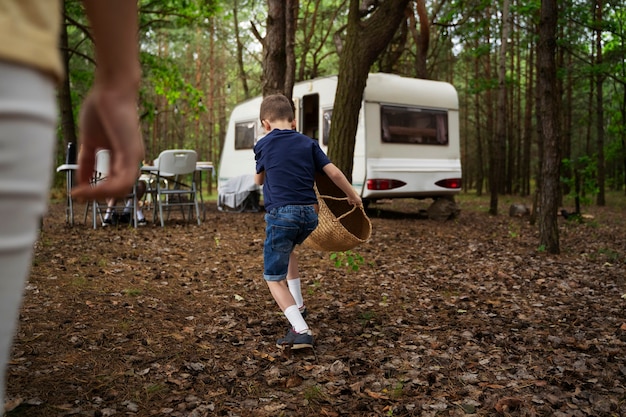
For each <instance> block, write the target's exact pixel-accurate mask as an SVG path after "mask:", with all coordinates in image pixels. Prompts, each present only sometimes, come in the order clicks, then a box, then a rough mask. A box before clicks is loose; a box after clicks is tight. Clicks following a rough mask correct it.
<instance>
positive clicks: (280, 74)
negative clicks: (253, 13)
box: [263, 0, 287, 96]
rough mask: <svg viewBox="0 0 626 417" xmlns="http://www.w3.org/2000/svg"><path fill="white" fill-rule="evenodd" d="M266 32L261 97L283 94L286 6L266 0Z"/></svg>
mask: <svg viewBox="0 0 626 417" xmlns="http://www.w3.org/2000/svg"><path fill="white" fill-rule="evenodd" d="M267 5H268V13H267V32H266V34H265V38H264V40H263V96H267V95H270V94H276V93H283V94H284V92H285V91H284V88H285V79H286V66H287V65H286V63H287V51H286V49H285V46H286V33H287V32H286V23H285V10H286V5H285V1H283V0H268V1H267Z"/></svg>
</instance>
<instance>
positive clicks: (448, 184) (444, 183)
mask: <svg viewBox="0 0 626 417" xmlns="http://www.w3.org/2000/svg"><path fill="white" fill-rule="evenodd" d="M435 185H438V186H440V187H443V188H452V189H455V190H457V189H459V188H461V178H446V179H445V180H439V181H437V182H436V183H435Z"/></svg>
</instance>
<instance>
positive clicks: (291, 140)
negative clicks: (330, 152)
mask: <svg viewBox="0 0 626 417" xmlns="http://www.w3.org/2000/svg"><path fill="white" fill-rule="evenodd" d="M254 158H255V159H256V172H257V174H258V173H261V172H263V171H265V181H264V183H263V201H264V204H265V210H266V211H269V210H271V209H272V208H274V207H282V206H286V205H308V204H315V203H317V196H316V195H315V191H314V190H313V185H314V183H315V172H316V171H322V169H323V168H324V167H325V166H326V165H327V164H330V159H328V157H327V156H326V154H325V153H324V151H322V149H321V148H320V146H319V144H318V143H317V142H316V141H314V140H313V139H311V138H309V137H308V136H305V135H303V134H301V133H299V132H297V131H295V130H280V129H274V130H272V131H271V132H269V133H268V134H267V135H265V136H264V137H263V138H261V139H260V140H259V141H258V142H257V143H256V145H254Z"/></svg>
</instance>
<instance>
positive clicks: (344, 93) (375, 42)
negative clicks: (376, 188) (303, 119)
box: [328, 0, 409, 180]
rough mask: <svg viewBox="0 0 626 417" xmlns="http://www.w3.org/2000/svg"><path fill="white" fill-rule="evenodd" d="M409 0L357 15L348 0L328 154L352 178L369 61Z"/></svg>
mask: <svg viewBox="0 0 626 417" xmlns="http://www.w3.org/2000/svg"><path fill="white" fill-rule="evenodd" d="M408 2H409V0H388V1H385V2H381V3H380V4H379V5H378V6H377V7H376V8H375V9H374V10H373V11H371V12H370V13H368V14H367V19H362V18H361V13H360V9H359V5H360V1H359V0H350V8H349V12H348V25H347V29H346V39H345V43H344V46H343V49H342V53H341V56H340V57H339V75H338V81H337V93H336V96H335V104H334V110H333V123H332V128H331V129H330V136H329V145H328V156H329V157H330V159H331V160H332V161H333V162H334V163H335V165H337V167H339V169H341V170H342V171H343V173H344V174H346V176H347V177H348V179H350V180H351V179H352V167H353V159H354V145H355V140H356V131H357V126H358V120H359V112H360V110H361V98H362V97H363V90H365V85H366V83H367V77H368V75H369V70H370V67H371V65H372V64H373V63H374V61H375V60H376V58H377V57H378V55H379V54H380V53H381V52H382V50H383V49H384V48H385V47H386V46H387V44H388V43H389V42H390V41H391V39H392V37H393V35H394V33H395V31H396V30H397V28H398V26H399V25H400V22H401V21H402V19H403V18H404V11H405V9H406V6H407V4H408Z"/></svg>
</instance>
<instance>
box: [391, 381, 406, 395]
mask: <svg viewBox="0 0 626 417" xmlns="http://www.w3.org/2000/svg"><path fill="white" fill-rule="evenodd" d="M403 392H404V384H403V383H402V382H401V381H398V382H396V384H395V385H394V386H393V390H392V391H391V396H392V397H393V398H395V399H398V398H400V397H402V394H403Z"/></svg>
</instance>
